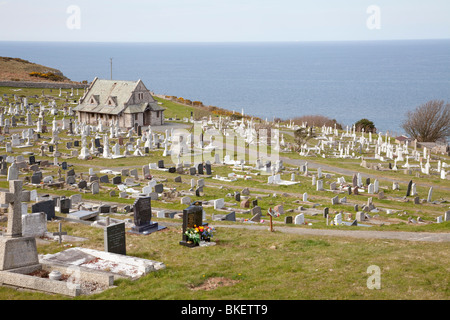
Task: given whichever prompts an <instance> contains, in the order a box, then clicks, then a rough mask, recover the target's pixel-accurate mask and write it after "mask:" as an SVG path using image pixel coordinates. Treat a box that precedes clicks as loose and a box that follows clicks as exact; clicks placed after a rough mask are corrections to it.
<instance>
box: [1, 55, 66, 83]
mask: <svg viewBox="0 0 450 320" xmlns="http://www.w3.org/2000/svg"><path fill="white" fill-rule="evenodd" d="M0 80H3V81H34V82H48V81H59V82H70V79H68V78H67V77H65V76H64V75H63V73H62V72H61V71H59V70H57V69H54V68H50V67H46V66H43V65H40V64H36V63H32V62H29V61H27V60H23V59H19V58H9V57H0Z"/></svg>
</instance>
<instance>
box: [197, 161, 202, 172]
mask: <svg viewBox="0 0 450 320" xmlns="http://www.w3.org/2000/svg"><path fill="white" fill-rule="evenodd" d="M197 172H198V174H203V163H199V164H198V166H197Z"/></svg>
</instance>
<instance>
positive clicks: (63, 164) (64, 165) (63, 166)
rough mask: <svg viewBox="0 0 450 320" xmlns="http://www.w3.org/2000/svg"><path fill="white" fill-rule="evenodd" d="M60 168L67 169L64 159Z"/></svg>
mask: <svg viewBox="0 0 450 320" xmlns="http://www.w3.org/2000/svg"><path fill="white" fill-rule="evenodd" d="M61 169H63V170H67V162H66V161H64V162H63V163H61Z"/></svg>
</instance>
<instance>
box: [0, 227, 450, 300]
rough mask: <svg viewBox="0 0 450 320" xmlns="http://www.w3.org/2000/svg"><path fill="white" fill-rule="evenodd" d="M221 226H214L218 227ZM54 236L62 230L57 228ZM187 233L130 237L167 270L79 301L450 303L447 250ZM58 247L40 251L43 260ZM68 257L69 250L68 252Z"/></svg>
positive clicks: (138, 250)
mask: <svg viewBox="0 0 450 320" xmlns="http://www.w3.org/2000/svg"><path fill="white" fill-rule="evenodd" d="M212 225H214V223H212ZM51 228H56V224H54V225H52V226H51ZM63 229H64V230H68V232H69V234H72V233H74V234H75V233H76V234H78V235H82V236H84V237H88V238H89V239H90V240H89V241H88V242H87V243H83V246H86V247H89V248H96V249H99V250H102V245H103V243H102V235H101V233H102V231H101V230H97V229H96V228H89V227H86V226H81V225H80V226H78V225H77V226H76V227H70V224H69V223H63ZM180 239H181V233H180V228H177V227H169V228H168V229H166V231H163V232H158V233H153V234H151V235H150V236H136V235H127V254H128V255H130V256H137V257H142V258H145V259H152V260H156V261H161V262H164V263H165V265H166V269H165V270H162V271H159V272H155V273H150V274H148V275H146V276H144V277H142V278H140V279H138V280H136V281H129V280H119V281H116V285H117V288H113V289H109V290H107V291H105V292H103V293H101V294H96V295H94V296H84V297H78V298H76V299H77V300H95V299H100V300H104V299H110V300H115V299H121V300H140V299H148V300H159V299H164V300H172V299H174V300H181V299H182V300H184V299H187V300H191V299H194V300H216V299H219V300H220V299H227V300H240V299H248V300H255V299H257V300H260V299H261V300H266V299H275V300H278V299H288V300H291V299H294V300H302V299H339V300H341V299H363V300H366V299H367V300H372V299H408V300H411V299H412V300H415V299H420V300H423V299H424V300H428V299H444V300H445V299H448V298H449V297H450V287H449V283H450V275H449V273H448V272H447V270H446V266H447V265H448V263H450V256H449V254H448V252H450V251H449V249H450V244H448V243H422V242H421V243H418V242H417V243H416V242H403V241H392V240H362V239H359V240H354V239H347V238H342V237H339V238H337V237H336V238H334V237H333V238H332V237H306V236H297V235H290V234H283V233H280V232H274V233H270V232H268V231H250V230H245V231H243V230H235V229H225V228H217V233H216V237H215V241H216V242H217V245H216V246H213V247H207V248H195V249H190V248H186V247H183V246H180V245H179V244H178V242H179V240H180ZM58 246H59V245H58V244H55V243H53V244H51V245H39V248H38V250H39V251H40V252H42V253H53V252H55V251H57V250H58V249H59V248H58ZM61 249H62V248H61ZM372 265H376V266H379V267H380V269H381V289H380V290H370V289H368V288H367V285H366V283H367V279H368V277H369V276H370V274H368V273H367V269H368V267H369V266H372ZM214 277H224V278H226V279H232V280H237V281H238V282H237V283H234V284H233V285H230V286H222V287H218V288H216V289H214V290H210V291H205V290H199V291H193V290H191V287H192V286H199V285H201V284H203V283H204V282H205V281H207V280H208V279H209V278H214ZM0 296H1V297H2V298H3V299H15V300H18V299H58V298H61V299H66V298H65V297H60V296H51V295H45V294H41V293H27V292H21V293H20V294H19V293H18V292H17V291H15V290H13V289H8V288H0Z"/></svg>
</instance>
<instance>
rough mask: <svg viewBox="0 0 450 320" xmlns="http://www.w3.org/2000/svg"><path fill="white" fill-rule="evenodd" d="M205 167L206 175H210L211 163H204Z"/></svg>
mask: <svg viewBox="0 0 450 320" xmlns="http://www.w3.org/2000/svg"><path fill="white" fill-rule="evenodd" d="M205 169H206V175H211V174H212V171H211V164H209V163H207V164H205Z"/></svg>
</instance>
